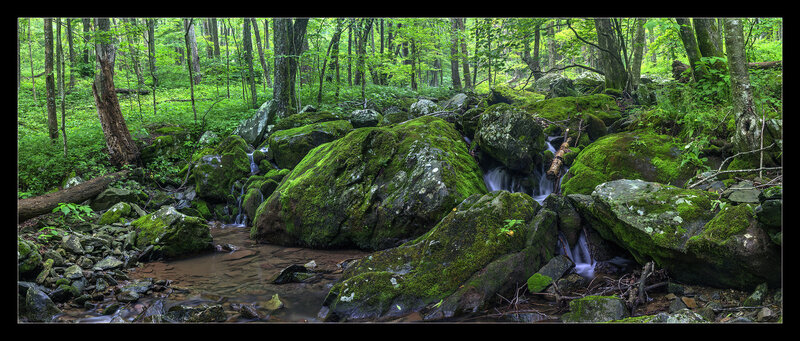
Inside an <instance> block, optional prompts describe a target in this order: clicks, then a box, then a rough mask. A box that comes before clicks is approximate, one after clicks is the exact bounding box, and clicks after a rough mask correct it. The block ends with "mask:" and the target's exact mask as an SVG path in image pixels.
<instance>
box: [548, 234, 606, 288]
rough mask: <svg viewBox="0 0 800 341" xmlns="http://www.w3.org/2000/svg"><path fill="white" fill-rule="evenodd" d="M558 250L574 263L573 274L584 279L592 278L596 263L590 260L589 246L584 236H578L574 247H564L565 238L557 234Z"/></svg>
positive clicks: (592, 259)
mask: <svg viewBox="0 0 800 341" xmlns="http://www.w3.org/2000/svg"><path fill="white" fill-rule="evenodd" d="M558 236H559V238H558V250H559V251H561V252H565V255H566V256H567V257H569V259H570V260H572V262H573V263H575V272H576V273H577V274H579V275H581V276H583V277H585V278H589V279H591V278H594V269H595V267H596V266H597V261H595V260H594V258H592V253H591V251H589V244H588V243H587V242H586V234H585V233H581V234H580V235H579V236H578V241H577V242H576V243H575V245H574V246H572V247H569V246H565V245H564V242H563V241H565V240H566V238H564V235H563V234H561V233H559V235H558Z"/></svg>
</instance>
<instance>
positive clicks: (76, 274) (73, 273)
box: [64, 264, 83, 280]
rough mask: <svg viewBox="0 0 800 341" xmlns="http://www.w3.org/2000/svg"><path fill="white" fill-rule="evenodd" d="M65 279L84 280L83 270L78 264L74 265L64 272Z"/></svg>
mask: <svg viewBox="0 0 800 341" xmlns="http://www.w3.org/2000/svg"><path fill="white" fill-rule="evenodd" d="M64 278H68V279H70V280H75V279H79V278H83V270H82V269H81V267H80V266H78V265H77V264H73V265H71V266H70V267H68V268H66V269H65V270H64Z"/></svg>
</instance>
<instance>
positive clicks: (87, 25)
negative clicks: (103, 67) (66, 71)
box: [81, 18, 92, 77]
mask: <svg viewBox="0 0 800 341" xmlns="http://www.w3.org/2000/svg"><path fill="white" fill-rule="evenodd" d="M81 21H83V41H84V43H83V64H84V67H83V68H81V70H82V71H83V73H81V76H83V77H89V76H91V75H92V70H91V69H90V68H89V67H86V65H88V64H89V63H90V60H89V49H90V47H89V44H87V43H86V42H87V41H90V39H91V38H92V19H91V18H81Z"/></svg>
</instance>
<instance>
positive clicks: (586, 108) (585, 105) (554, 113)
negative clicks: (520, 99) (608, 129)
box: [524, 94, 622, 126]
mask: <svg viewBox="0 0 800 341" xmlns="http://www.w3.org/2000/svg"><path fill="white" fill-rule="evenodd" d="M524 109H525V110H527V111H528V112H530V113H533V114H535V115H538V116H540V117H543V118H546V119H548V120H550V121H551V122H556V121H563V120H568V119H571V118H574V117H578V116H580V115H581V114H591V115H593V116H596V117H598V118H599V119H601V120H603V123H605V124H606V126H609V125H611V123H614V121H616V120H618V119H619V118H621V117H622V113H621V112H620V109H619V106H617V102H616V100H614V97H611V96H609V95H604V94H596V95H589V96H567V97H556V98H550V99H546V100H543V101H537V102H533V103H531V104H528V105H525V106H524Z"/></svg>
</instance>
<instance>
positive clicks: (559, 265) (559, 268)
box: [537, 255, 575, 281]
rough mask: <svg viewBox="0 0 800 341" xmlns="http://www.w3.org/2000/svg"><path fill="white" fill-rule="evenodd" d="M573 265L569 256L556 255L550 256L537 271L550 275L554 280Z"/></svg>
mask: <svg viewBox="0 0 800 341" xmlns="http://www.w3.org/2000/svg"><path fill="white" fill-rule="evenodd" d="M574 265H575V264H574V263H573V262H572V261H571V260H570V259H569V257H567V256H565V255H557V256H555V257H553V258H551V259H550V261H549V262H547V264H545V265H544V266H542V268H541V269H539V271H538V272H537V273H539V274H542V275H545V276H547V277H550V278H552V279H553V281H556V280H558V279H559V278H561V276H563V275H564V274H565V273H566V272H567V271H568V270H569V269H571V268H572V267H573V266H574Z"/></svg>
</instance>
